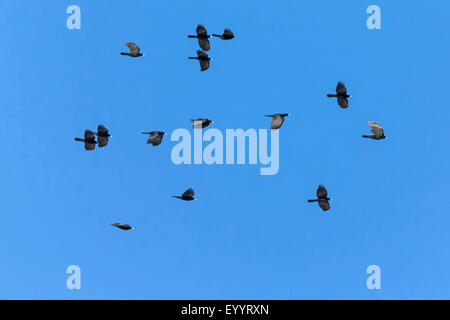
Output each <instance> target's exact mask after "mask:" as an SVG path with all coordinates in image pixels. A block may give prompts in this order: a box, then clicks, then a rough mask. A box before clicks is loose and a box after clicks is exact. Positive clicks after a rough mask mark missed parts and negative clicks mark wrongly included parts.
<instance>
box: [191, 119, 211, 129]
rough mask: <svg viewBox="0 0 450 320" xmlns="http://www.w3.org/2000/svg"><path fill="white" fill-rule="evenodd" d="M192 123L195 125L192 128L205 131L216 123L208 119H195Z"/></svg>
mask: <svg viewBox="0 0 450 320" xmlns="http://www.w3.org/2000/svg"><path fill="white" fill-rule="evenodd" d="M191 122H192V123H193V125H192V127H193V128H195V129H204V128H206V127H207V126H209V125H210V124H211V123H214V122H213V121H211V120H208V119H193V120H191Z"/></svg>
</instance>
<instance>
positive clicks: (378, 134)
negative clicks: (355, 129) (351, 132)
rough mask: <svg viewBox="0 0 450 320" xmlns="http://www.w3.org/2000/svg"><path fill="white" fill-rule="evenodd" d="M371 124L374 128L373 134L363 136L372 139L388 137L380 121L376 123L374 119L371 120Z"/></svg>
mask: <svg viewBox="0 0 450 320" xmlns="http://www.w3.org/2000/svg"><path fill="white" fill-rule="evenodd" d="M369 126H370V127H371V128H372V133H373V135H371V136H365V135H363V136H362V137H363V138H370V139H374V140H383V139H387V137H386V136H385V135H384V130H383V128H382V127H381V126H380V125H379V124H378V123H376V122H374V121H369Z"/></svg>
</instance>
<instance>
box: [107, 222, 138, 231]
mask: <svg viewBox="0 0 450 320" xmlns="http://www.w3.org/2000/svg"><path fill="white" fill-rule="evenodd" d="M112 226H113V227H116V228H119V229H121V230H125V231H128V230H132V229H134V228H133V227H132V226H130V225H129V224H122V223H114V224H112Z"/></svg>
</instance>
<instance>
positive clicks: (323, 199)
mask: <svg viewBox="0 0 450 320" xmlns="http://www.w3.org/2000/svg"><path fill="white" fill-rule="evenodd" d="M330 200H332V199H331V198H328V191H327V189H326V188H325V187H324V186H323V185H320V186H319V188H318V189H317V199H314V200H308V202H318V203H319V207H320V208H322V210H323V211H328V210H330V203H329V202H328V201H330Z"/></svg>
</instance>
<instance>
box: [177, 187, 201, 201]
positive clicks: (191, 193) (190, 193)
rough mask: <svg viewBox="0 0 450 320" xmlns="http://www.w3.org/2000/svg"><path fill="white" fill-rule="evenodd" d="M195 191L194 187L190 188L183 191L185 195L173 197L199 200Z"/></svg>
mask: <svg viewBox="0 0 450 320" xmlns="http://www.w3.org/2000/svg"><path fill="white" fill-rule="evenodd" d="M194 195H195V192H194V190H193V189H192V188H189V189H188V190H186V192H185V193H183V195H182V196H181V197H180V196H172V198H177V199H181V200H184V201H193V200H197V199H195V198H194Z"/></svg>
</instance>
